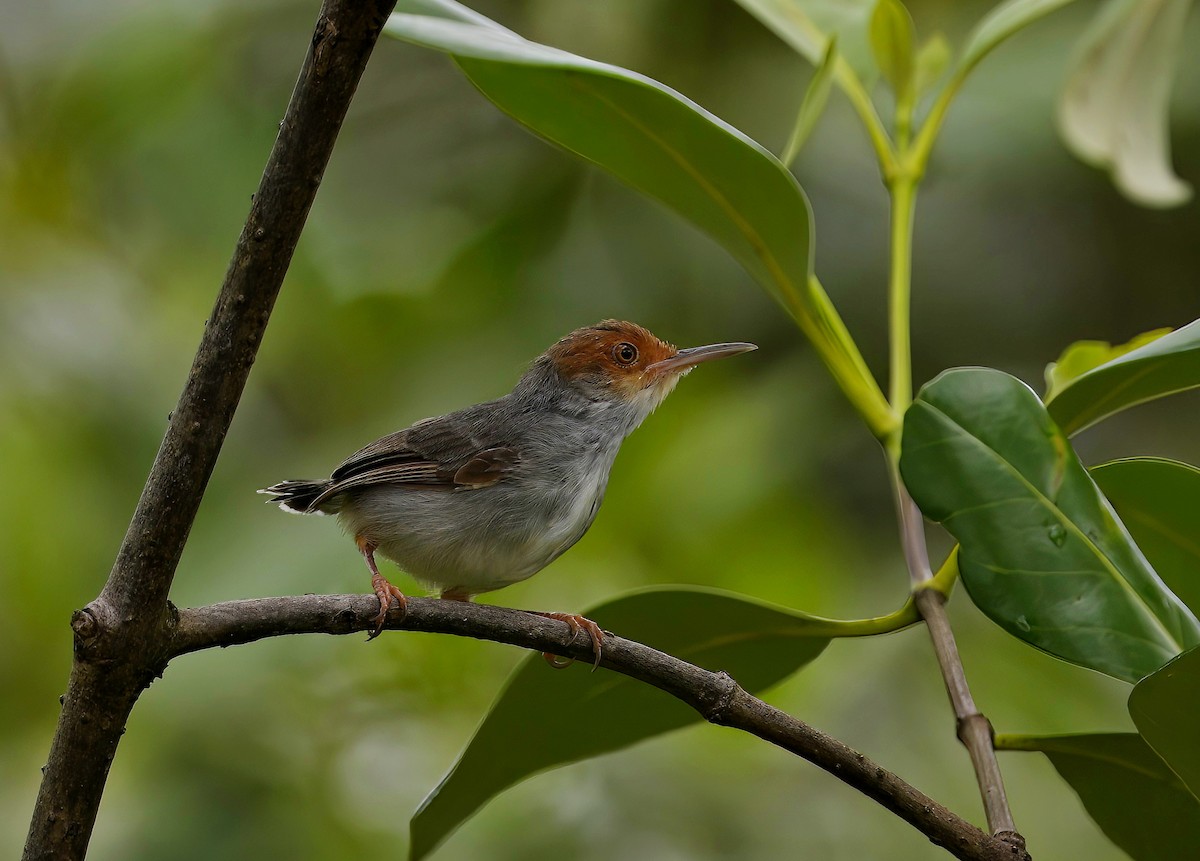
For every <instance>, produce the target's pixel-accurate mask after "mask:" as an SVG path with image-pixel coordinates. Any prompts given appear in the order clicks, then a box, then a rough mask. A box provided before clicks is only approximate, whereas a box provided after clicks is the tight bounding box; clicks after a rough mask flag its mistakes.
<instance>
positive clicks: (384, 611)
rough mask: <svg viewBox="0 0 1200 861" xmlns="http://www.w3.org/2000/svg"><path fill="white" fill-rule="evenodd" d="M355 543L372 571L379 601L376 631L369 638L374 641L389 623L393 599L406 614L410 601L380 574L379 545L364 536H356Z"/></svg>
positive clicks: (373, 587)
mask: <svg viewBox="0 0 1200 861" xmlns="http://www.w3.org/2000/svg"><path fill="white" fill-rule="evenodd" d="M354 543H355V544H357V545H358V552H359V553H361V554H362V555H363V559H365V560H366V562H367V567H368V568H369V569H371V588H372V589H373V590H374V591H375V597H376V598H378V599H379V615H378V616H376V617H375V630H374V631H372V632H371V636H369V637H367V639H368V640H374V639H375V638H376V637H378V636H379V634H380V633H381V632H382V631H383V623H384V622H386V621H387V615H388V610H389V609H391V606H392V599H393V598H395V599H396V601H397V602H398V603H399V604H400V609H401V611H403V612H406V613H407V612H408V599H406V598H405V597H404V593H403V592H401V591H400V590H399V589H397V588H396V587H395V586H393V585H392V584H391V583H389V582H388V581H387V578H386V577H384V576H383V575H382V574H380V573H379V567H378V566H377V565H376V564H375V549H376V547H377V546H378V545H376V544H375V542H373V541H371V540H369V539H367V538H365V537H364V536H362V535H359V536H356V537H355V539H354Z"/></svg>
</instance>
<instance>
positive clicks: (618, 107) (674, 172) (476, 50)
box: [384, 0, 812, 295]
mask: <svg viewBox="0 0 1200 861" xmlns="http://www.w3.org/2000/svg"><path fill="white" fill-rule="evenodd" d="M410 2H411V0H400V2H399V3H398V4H397V7H396V8H397V10H398V12H397V14H394V15H392V16H391V18H390V19H389V20H388V23H387V26H386V27H385V30H384V32H385V33H386V34H388V35H390V36H394V37H396V38H400V39H404V40H405V41H408V42H412V43H414V44H418V45H423V46H425V47H428V48H433V49H436V50H440V51H445V52H447V53H449V54H451V55H452V56H453V57H454V58H455V61H456V62H457V63H458V64H459V66H460V67H461V68H462V70H463V71H464V72H465V73H466V75H467V77H468V78H470V79H471V82H472V83H474V84H475V86H477V87H478V88H479V89H480V90H481V91H482V92H483V94H484V95H485V96H487V97H488V98H489V99H491V100H492V101H493V102H495V103H496V104H497V106H499V107H500V108H501V109H502V110H504V111H505V112H507V113H509V114H511V115H512V116H513V117H514V118H515V119H517V120H518V121H519V122H521V123H522V124H523V125H525V126H526V127H527V128H529V129H530V130H531V131H533V132H535V133H536V134H538V135H541V136H542V137H544V138H547V139H548V140H550V141H552V142H553V143H556V144H558V145H559V146H561V147H563V148H564V149H566V150H569V151H570V152H573V153H575V154H576V155H578V156H581V157H583V158H585V159H587V160H589V161H593V162H595V163H597V164H599V165H600V166H601V167H603V168H605V169H606V170H608V171H609V172H611V173H613V174H614V175H616V176H617V177H618V178H619V179H621V180H623V181H624V182H627V183H628V184H629V185H632V186H633V187H634V188H636V189H638V190H639V191H642V192H644V193H646V194H648V195H650V196H651V197H654V198H656V199H658V200H659V201H661V202H663V203H665V204H666V205H667V206H669V207H671V208H672V209H674V210H676V211H677V212H678V213H679V214H681V215H683V216H684V217H685V218H687V219H689V220H690V221H692V222H693V223H694V224H696V226H698V227H699V228H701V229H702V230H704V231H705V232H706V233H708V234H709V235H710V236H712V237H713V238H714V239H716V240H717V241H718V242H720V243H721V244H722V245H724V246H725V247H726V248H727V249H728V250H729V251H730V252H731V253H732V254H733V255H734V257H736V258H737V259H738V261H739V262H741V263H742V265H743V266H745V267H746V269H747V270H748V271H749V272H750V273H751V274H752V275H753V276H754V277H755V279H756V280H757V281H759V283H761V284H763V285H764V286H766V287H767V288H768V289H770V290H771V291H773V292H775V293H776V294H777V295H778V294H779V293H780V292H781V290H784V289H791V290H796V291H800V292H803V291H804V290H805V289H806V288H807V284H808V277H809V275H810V274H811V262H812V261H811V259H810V236H811V232H812V225H811V221H812V219H811V216H810V211H809V206H808V201H807V199H806V198H805V196H804V193H803V192H802V191H801V190H800V187H799V186H798V185H797V184H796V180H795V178H794V177H792V175H791V173H789V172H788V171H787V169H786V168H784V166H783V165H782V164H781V163H780V162H779V161H778V160H777V159H776V158H775V157H774V156H773V155H771V154H770V153H769V152H767V151H766V150H765V149H763V148H762V147H761V146H759V145H758V144H757V143H755V142H754V141H752V140H751V139H750V138H748V137H746V136H745V135H744V134H742V133H741V132H739V131H738V130H737V129H735V128H733V127H732V126H730V125H728V124H727V123H725V122H723V121H721V120H720V119H718V118H717V117H715V116H713V115H712V114H710V113H708V112H707V111H705V110H704V109H703V108H701V107H700V106H699V105H696V104H695V103H694V102H691V101H689V100H688V99H686V98H684V97H683V96H682V95H680V94H679V93H677V92H675V91H673V90H671V89H670V88H668V87H666V86H664V85H662V84H660V83H658V82H656V81H652V80H651V79H649V78H647V77H644V76H642V75H639V74H637V73H635V72H630V71H628V70H626V69H621V68H618V67H616V66H610V65H607V64H605V63H598V62H595V61H593V60H588V59H585V58H583V57H577V56H575V55H573V54H569V53H567V52H565V51H560V50H558V49H556V48H551V47H548V46H545V45H539V44H537V43H535V42H530V41H527V40H525V39H522V38H521V37H520V36H517V35H516V34H514V33H512V32H511V31H508V30H504V29H502V28H500V27H498V26H493V25H490V22H489V23H487V24H484V23H473V22H471V23H469V22H467V21H464V20H461V19H458V20H449V19H447V18H446V17H439V16H436V15H432V14H427V13H425V10H426V9H427V8H431V7H433V8H437V9H447V10H451V11H455V10H457V9H459V8H461V7H458V4H456V3H452V2H449V0H438V2H436V3H435V2H434V0H421V2H420V3H419V7H420V11H421V12H422V14H412V13H410V12H409V11H407V10H409V9H411V8H414V7H413V6H412V5H410ZM447 14H449V12H448V13H447ZM455 14H459V13H458V12H457V11H455Z"/></svg>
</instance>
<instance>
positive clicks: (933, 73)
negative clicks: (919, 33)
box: [913, 33, 951, 96]
mask: <svg viewBox="0 0 1200 861" xmlns="http://www.w3.org/2000/svg"><path fill="white" fill-rule="evenodd" d="M950 57H951V50H950V43H949V42H947V41H946V37H945V35H943V34H942V33H934V34H933V35H932V36H930V37H929V38H928V39H926V40H925V44H924V45H922V46H921V49H920V50H919V51H917V59H916V70H915V71H914V73H913V89H914V90H915V91H916V94H917V95H918V96H919V95H921V93H924V92H925V91H926V90H928V89H929V88H930V87H932V86H933V85H934V84H935V83H937V80H938V78H940V77H941V76H942V75H943V74H945V72H946V69H947V68H948V67H949V66H950Z"/></svg>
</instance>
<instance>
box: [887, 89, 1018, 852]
mask: <svg viewBox="0 0 1200 861" xmlns="http://www.w3.org/2000/svg"><path fill="white" fill-rule="evenodd" d="M941 110H942V111H943V112H944V108H942V109H941ZM898 115H899V116H898V120H900V121H901V123H900V124H901V130H900V140H901V144H902V146H904V153H903V155H902V158H901V161H902V164H903V165H904V167H903V169H902V170H901V171H900V172H898V173H897V174H896V175H894V176H892V177H891V178H890V180H889V181H888V191H889V192H890V193H891V200H892V223H891V270H890V273H889V278H888V319H889V332H890V353H891V368H890V399H891V407H892V409H893V410H894V411H895V412H896V413H897V414H898V415H901V416H902V415H903V414H904V411H905V410H906V409H908V406H909V404H911V403H912V346H911V313H910V307H911V294H912V237H913V214H914V211H915V208H916V195H917V183H918V182H919V181H920V177H921V176H922V175H923V174H924V171H925V160H926V159H927V158H928V155H929V148H930V147H932V137H927V136H926V132H927V131H929V130H930V129H932V130H933V131H931V132H929V134H930V135H932V134H934V133H936V128H937V126H936V125H931V124H930V123H929V122H926V124H925V127H924V128H922V130H921V133H920V134H919V135H918V138H917V141H916V143H915V144H914V145H913V147H912V148H909V147H908V146H907V142H908V129H909V123H910V122H911V105H907V106H903V105H902V106H898ZM935 122H940V117H939V118H938V119H937V120H936V121H935ZM887 451H888V456H889V459H890V460H891V465H892V481H893V484H894V486H895V490H896V511H897V515H898V517H899V520H900V537H901V544H902V546H903V548H904V559H905V562H906V563H907V566H908V572H909V581H910V583H911V586H912V590H913V599H914V600H915V601H916V605H917V609H918V610H920V612H921V616H922V617H923V618H924V619H925V625H926V627H927V628H928V630H929V636H930V639H931V640H932V641H933V650H934V654H935V655H936V656H937V661H938V666H939V668H940V669H941V672H942V679H943V680H944V681H945V683H946V691H947V693H948V694H949V695H950V704H951V706H953V708H954V715H955V718H956V719H957V723H958V738H959V740H960V741H961V742H962V743H963V745H964V746H965V747H966V748H967V752H968V753H969V754H970V757H971V764H972V766H973V767H974V769H975V779H976V781H977V782H978V784H979V792H980V795H981V796H982V797H983V807H984V812H985V813H986V815H987V822H988V827H989V828H990V829H991V831H992V833H993V834H994V835H1003V836H1004V837H1005V839H1007V840H1009V841H1011V842H1012V843H1013V845H1014V848H1017V847H1019V848H1020V849H1021V850H1024V846H1025V840H1024V838H1023V837H1021V835H1020V834H1019V833H1018V832H1017V829H1016V825H1015V824H1014V823H1013V817H1012V812H1011V810H1010V809H1009V806H1008V798H1007V797H1006V795H1005V792H1004V780H1003V777H1002V776H1001V774H1000V766H999V764H998V763H997V762H996V751H995V748H994V747H993V744H992V736H993V733H992V725H991V723H990V722H989V721H988V719H987V718H986V717H984V716H983V715H982V714H981V713H980V712H979V709H978V708H977V707H976V705H975V700H974V698H973V697H972V696H971V689H970V687H969V686H968V685H967V676H966V672H965V670H964V669H963V664H962V658H961V657H960V656H959V654H958V645H957V644H956V643H955V640H954V632H953V631H952V630H951V628H950V620H949V619H948V618H947V616H946V608H945V602H946V594H945V592H944V591H943V590H942V589H941V588H939V587H940V586H941V582H942V581H943V580H945V579H948V578H949V577H950V576H951V575H952V573H954V572H957V552H955V553H954V554H953V556H952V559H953V569H952V570H949V569H947V567H946V566H943V570H942V571H941V572H939V577H938V578H935V577H934V574H933V571H932V570H930V567H929V551H928V549H927V548H926V545H925V528H924V522H923V520H922V516H921V511H920V509H919V508H917V504H916V503H915V502H914V501H913V499H912V497H911V496H910V495H909V493H908V489H907V488H905V486H904V481H903V479H902V478H901V476H900V433H899V432H897V433H895V434H893V435H892V436H891V437H889V438H888V440H887ZM950 564H951V560H947V566H949V565H950Z"/></svg>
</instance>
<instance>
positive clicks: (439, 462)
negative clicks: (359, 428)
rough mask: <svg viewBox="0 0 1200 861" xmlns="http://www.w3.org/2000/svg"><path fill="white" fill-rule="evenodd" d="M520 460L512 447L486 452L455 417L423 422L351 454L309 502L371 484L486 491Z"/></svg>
mask: <svg viewBox="0 0 1200 861" xmlns="http://www.w3.org/2000/svg"><path fill="white" fill-rule="evenodd" d="M519 459H520V456H519V454H518V452H517V451H516V450H515V449H512V448H507V447H502V446H501V447H496V446H493V447H490V448H485V447H484V443H483V442H482V441H481V440H479V439H477V438H475V437H474V436H473V435H472V434H471V432H470V430H469V428H468V427H467V425H466V423H465V422H462V421H460V420H457V419H456V418H455V417H454V416H443V417H441V418H435V419H425V420H424V421H421V422H417V424H415V425H413V426H412V427H409V428H405V429H404V430H402V431H397V432H396V433H393V434H389V435H388V436H385V437H382V438H380V439H377V440H376V441H375V442H373V443H371V444H370V445H368V446H365V447H363V448H362V449H360V450H359V451H357V452H355V453H354V454H352V455H350V457H348V458H347V459H346V460H345V461H344V462H343V463H342V464H341V465H340V466H339V467H338V468H337V469H335V470H334V471H333V476H332V480H333V484H331V485H330V486H329V487H328V488H327V489H326V490H324V491H323V492H322V493H321V495H320V497H318V499H317V501H316V502H314V503H313V504H314V506H315V505H319V504H320V503H321V502H324V501H326V500H327V499H329V498H330V497H332V496H336V495H337V494H339V493H343V492H345V491H347V490H353V489H355V488H360V487H366V486H368V485H373V484H401V485H405V486H407V487H411V488H413V489H417V488H421V489H444V490H471V489H475V488H480V487H488V486H489V485H492V484H495V483H496V482H498V481H500V480H501V479H502V478H504V477H505V476H506V475H509V474H510V473H511V472H512V469H513V468H514V467H515V466H516V465H517V463H518V461H519Z"/></svg>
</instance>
